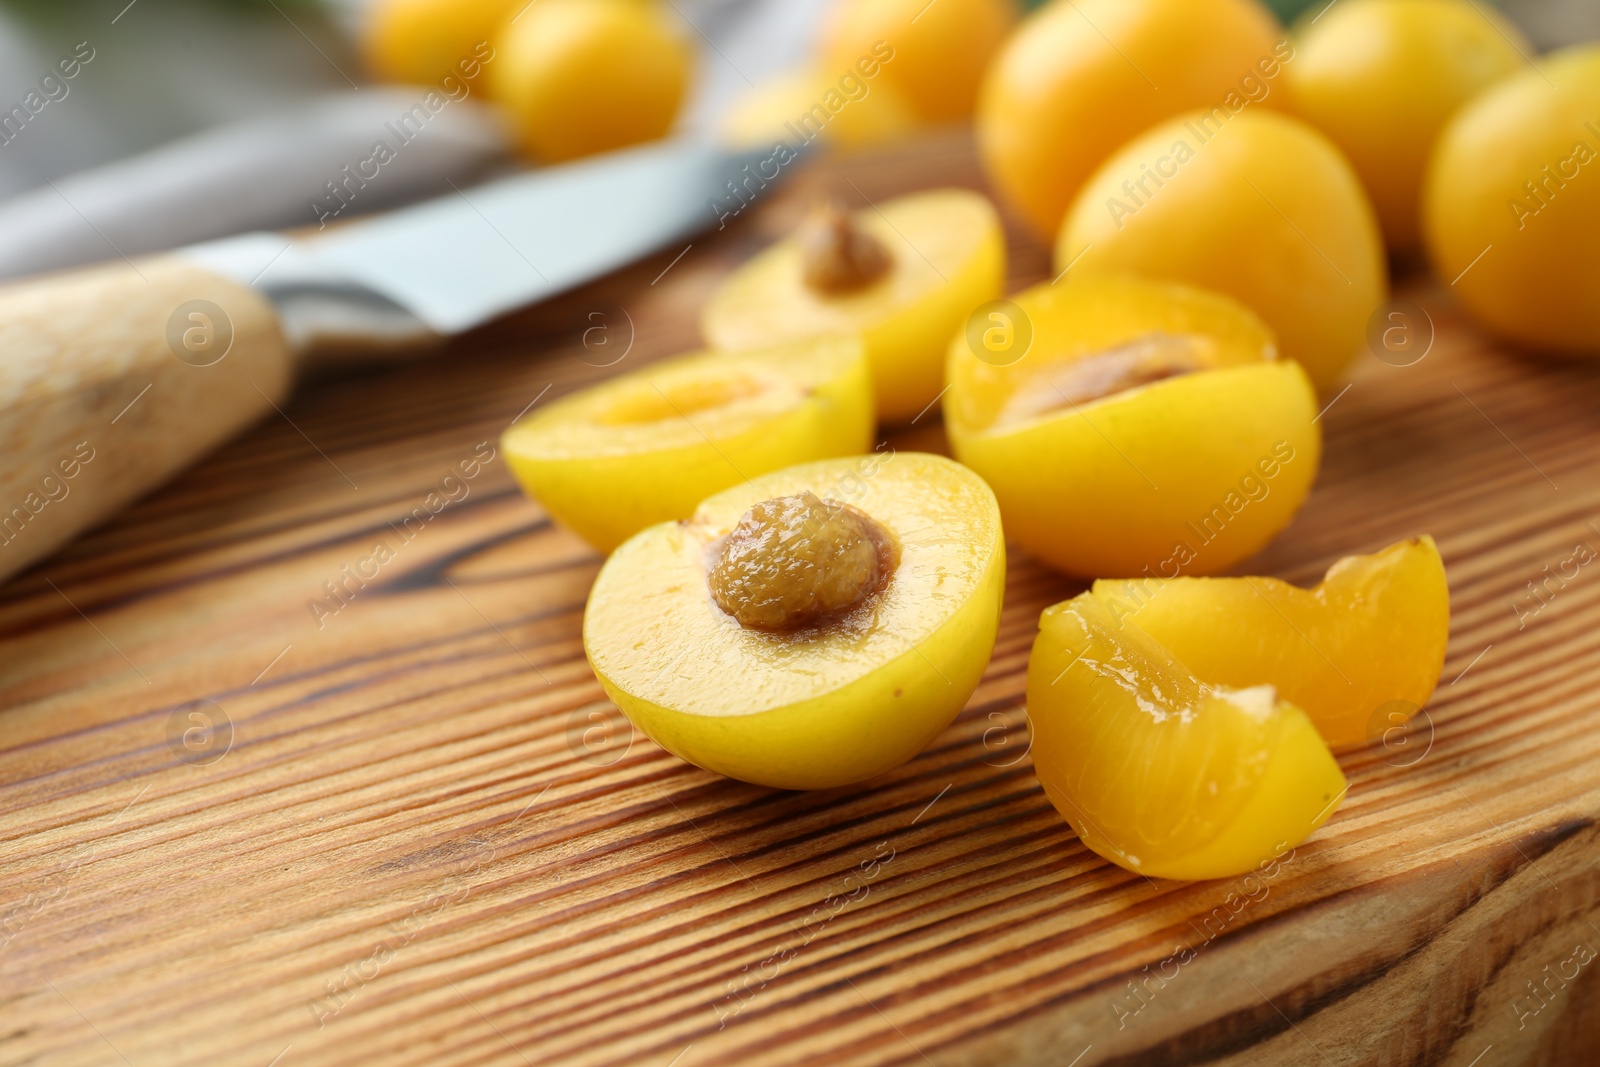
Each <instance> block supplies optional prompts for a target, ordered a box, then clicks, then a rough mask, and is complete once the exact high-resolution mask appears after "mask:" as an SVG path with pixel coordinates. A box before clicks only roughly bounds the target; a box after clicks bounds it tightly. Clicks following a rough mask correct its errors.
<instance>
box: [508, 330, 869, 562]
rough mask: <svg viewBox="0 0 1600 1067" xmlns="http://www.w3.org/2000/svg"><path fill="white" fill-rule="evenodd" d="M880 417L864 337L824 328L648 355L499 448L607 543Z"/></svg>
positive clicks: (561, 510)
mask: <svg viewBox="0 0 1600 1067" xmlns="http://www.w3.org/2000/svg"><path fill="white" fill-rule="evenodd" d="M873 429H874V422H873V416H872V386H871V381H870V379H869V378H868V374H867V364H866V360H865V358H864V356H863V355H862V352H861V346H860V344H859V343H858V342H857V341H855V340H854V339H853V338H822V339H819V340H814V341H806V342H801V343H797V344H793V345H789V346H786V347H782V348H777V349H770V350H766V351H758V352H747V353H729V352H702V353H693V354H690V355H687V356H680V357H677V358H674V359H669V360H663V361H661V362H660V363H655V364H651V365H649V366H646V367H644V368H642V369H640V370H637V371H634V372H632V373H630V374H625V375H621V376H619V377H617V378H614V379H612V380H610V381H607V382H604V383H602V384H600V385H598V386H594V387H592V388H590V389H587V390H584V391H582V392H580V393H576V394H574V395H572V396H569V397H564V398H562V399H561V400H558V401H555V402H554V403H552V404H550V405H549V406H547V407H544V408H542V409H535V411H534V412H533V414H531V415H529V416H528V417H527V418H525V419H523V420H521V421H520V422H518V423H517V424H516V425H514V426H512V427H511V428H510V429H508V430H507V431H506V432H505V434H504V435H503V436H502V438H501V446H502V448H503V450H504V452H505V456H506V462H507V463H508V464H509V465H510V467H511V472H512V474H513V475H515V476H516V479H517V481H518V482H519V483H520V484H521V486H522V488H523V489H524V490H525V491H526V492H527V494H528V495H529V496H531V497H533V498H534V499H535V500H537V501H538V502H539V503H540V504H541V505H543V507H544V508H545V510H546V511H548V512H549V513H550V515H551V517H552V518H554V519H555V520H556V521H557V522H560V523H561V524H562V525H564V526H567V527H568V528H570V529H571V530H573V531H574V532H575V533H577V534H578V536H580V537H582V538H583V539H584V540H585V541H587V542H589V543H590V544H591V545H593V546H594V547H595V548H596V549H598V550H599V551H601V552H609V551H611V550H612V549H613V548H615V547H617V546H618V545H620V544H621V543H622V542H623V541H625V540H627V539H628V538H629V537H632V536H633V535H634V534H636V533H638V532H639V531H640V530H642V529H644V528H645V527H647V526H651V525H654V524H655V523H658V522H665V521H667V520H669V519H685V518H688V517H689V515H690V514H691V513H692V512H693V511H694V509H695V506H696V505H697V504H698V503H699V502H700V501H701V500H702V499H703V498H705V497H707V496H709V495H710V494H712V493H715V492H717V491H719V490H722V489H726V488H727V487H729V486H731V485H736V484H738V483H739V482H742V481H744V480H745V478H747V477H755V476H756V475H759V474H765V473H766V472H768V471H773V470H777V469H779V468H782V467H787V466H790V465H792V464H795V463H803V462H806V461H808V460H813V459H822V458H825V457H829V456H842V455H851V454H854V453H857V452H863V451H866V450H867V449H868V448H870V447H871V443H872V434H873Z"/></svg>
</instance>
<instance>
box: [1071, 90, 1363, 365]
mask: <svg viewBox="0 0 1600 1067" xmlns="http://www.w3.org/2000/svg"><path fill="white" fill-rule="evenodd" d="M1069 268H1070V269H1071V270H1072V272H1073V273H1075V274H1083V275H1093V274H1099V273H1106V272H1111V273H1133V274H1142V275H1145V276H1147V277H1152V278H1160V279H1165V280H1168V281H1174V282H1182V283H1184V284H1187V285H1193V286H1197V287H1199V288H1202V289H1211V290H1214V291H1216V292H1219V293H1225V294H1227V295H1228V296H1231V297H1233V298H1234V299H1235V300H1237V301H1239V303H1241V304H1243V305H1245V306H1246V307H1248V308H1250V309H1251V310H1252V311H1254V312H1255V313H1256V314H1257V315H1260V316H1261V318H1262V319H1264V320H1265V321H1266V323H1267V325H1268V326H1270V327H1272V330H1273V332H1274V333H1275V334H1277V337H1278V344H1279V348H1280V350H1281V352H1282V353H1283V355H1285V356H1287V357H1289V358H1290V359H1294V360H1298V361H1299V362H1300V364H1301V365H1302V366H1303V367H1305V369H1306V372H1307V373H1308V374H1309V375H1310V376H1311V380H1312V381H1313V382H1314V383H1315V384H1316V385H1317V386H1318V387H1319V388H1322V389H1326V388H1327V387H1328V386H1329V385H1331V384H1332V383H1333V382H1335V381H1337V380H1338V378H1339V376H1340V375H1341V373H1342V372H1343V371H1344V369H1345V367H1346V366H1347V365H1348V364H1349V362H1350V360H1351V358H1352V357H1354V356H1355V354H1356V353H1357V352H1358V351H1359V349H1360V347H1361V345H1362V341H1363V338H1364V336H1365V333H1366V326H1367V321H1368V319H1369V318H1370V317H1371V315H1372V313H1373V312H1374V311H1375V310H1377V308H1378V307H1379V305H1380V304H1382V302H1383V301H1384V299H1385V297H1386V293H1387V288H1388V282H1387V266H1386V264H1385V261H1384V255H1383V242H1382V240H1381V238H1380V236H1379V233H1378V223H1377V219H1376V218H1375V217H1374V215H1373V212H1372V205H1371V204H1370V203H1369V202H1368V201H1367V196H1366V193H1365V192H1363V191H1362V188H1361V182H1360V180H1359V179H1358V178H1357V177H1356V175H1355V171H1353V170H1352V169H1351V167H1350V164H1349V162H1348V161H1347V160H1346V159H1345V158H1344V156H1343V155H1341V154H1340V152H1339V150H1338V149H1337V148H1335V147H1334V146H1333V144H1331V143H1330V142H1329V141H1328V139H1327V138H1326V137H1324V136H1323V135H1322V134H1320V133H1318V132H1317V131H1316V130H1314V129H1312V128H1311V127H1310V126H1307V125H1306V124H1305V123H1303V122H1301V121H1299V120H1298V119H1293V118H1289V117H1287V116H1284V115H1280V114H1277V113H1275V112H1270V111H1262V110H1257V109H1250V110H1241V111H1239V112H1235V113H1231V114H1230V112H1229V111H1228V110H1227V109H1225V108H1216V109H1214V110H1212V111H1208V112H1206V111H1197V112H1192V113H1190V114H1188V115H1181V116H1179V117H1177V118H1174V119H1171V120H1169V121H1167V122H1165V123H1163V124H1161V125H1159V126H1157V127H1155V128H1154V129H1151V130H1149V131H1148V132H1146V133H1145V134H1143V135H1142V136H1140V137H1138V138H1137V139H1135V140H1134V141H1132V142H1130V143H1129V144H1127V145H1126V146H1124V147H1123V148H1122V150H1121V151H1119V152H1118V153H1117V154H1116V155H1114V156H1113V157H1112V158H1111V159H1109V160H1107V161H1106V163H1105V164H1104V165H1103V166H1102V167H1101V168H1100V169H1099V170H1098V171H1097V172H1096V173H1095V175H1094V177H1092V178H1091V179H1090V180H1089V182H1088V184H1087V185H1085V186H1084V187H1083V190H1082V192H1081V193H1079V195H1078V199H1077V201H1076V202H1075V203H1074V204H1073V205H1072V211H1071V212H1070V213H1069V214H1068V216H1067V219H1066V222H1065V223H1064V224H1063V226H1062V229H1061V234H1060V237H1059V238H1058V239H1057V242H1056V269H1057V270H1058V271H1065V270H1068V269H1069Z"/></svg>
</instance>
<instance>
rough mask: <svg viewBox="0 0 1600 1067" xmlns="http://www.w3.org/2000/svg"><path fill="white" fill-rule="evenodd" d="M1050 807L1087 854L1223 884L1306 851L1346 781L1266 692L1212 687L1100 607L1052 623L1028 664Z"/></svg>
mask: <svg viewBox="0 0 1600 1067" xmlns="http://www.w3.org/2000/svg"><path fill="white" fill-rule="evenodd" d="M1028 723H1029V728H1030V730H1031V733H1032V739H1033V748H1032V755H1033V763H1034V770H1035V772H1036V773H1037V774H1038V776H1039V781H1040V783H1041V784H1042V785H1043V786H1044V790H1045V794H1046V795H1047V796H1048V797H1049V798H1050V801H1051V803H1052V804H1054V805H1055V807H1056V809H1057V810H1058V811H1059V812H1060V813H1061V815H1062V817H1064V818H1065V819H1066V820H1067V821H1068V822H1069V823H1071V824H1072V828H1073V829H1074V830H1076V831H1077V833H1078V836H1079V837H1080V838H1082V839H1083V843H1084V844H1085V845H1087V846H1088V847H1089V848H1091V849H1093V850H1094V851H1095V852H1096V853H1098V854H1099V855H1101V856H1103V857H1104V858H1106V859H1108V860H1110V861H1111V862H1113V863H1115V864H1117V865H1119V866H1121V867H1125V868H1127V869H1128V870H1131V871H1136V872H1138V873H1140V874H1144V875H1148V876H1149V877H1152V878H1177V879H1184V880H1199V879H1207V878H1227V877H1231V876H1233V875H1239V874H1244V873H1245V872H1247V871H1250V870H1254V869H1255V868H1256V867H1258V866H1259V865H1260V864H1261V863H1262V862H1264V861H1268V860H1271V859H1273V858H1274V857H1275V856H1278V855H1281V854H1282V851H1283V850H1284V849H1285V848H1289V847H1293V846H1296V845H1298V844H1300V843H1301V842H1302V841H1304V840H1305V839H1306V838H1307V837H1309V836H1310V835H1311V833H1312V832H1313V831H1315V830H1316V828H1317V827H1318V826H1320V825H1321V824H1322V822H1323V821H1324V820H1325V819H1327V817H1328V816H1329V815H1330V814H1332V812H1333V810H1334V808H1335V807H1337V805H1338V804H1339V802H1340V800H1341V799H1342V798H1343V796H1344V793H1345V788H1346V786H1345V780H1344V775H1343V773H1342V772H1341V771H1340V770H1339V765H1338V763H1336V762H1335V761H1334V758H1333V755H1332V753H1330V752H1329V751H1328V746H1327V745H1325V744H1324V743H1323V741H1322V739H1321V738H1320V737H1318V736H1317V732H1316V730H1315V728H1313V727H1312V725H1311V721H1310V719H1308V718H1307V717H1306V715H1305V713H1304V712H1302V711H1301V710H1300V709H1298V708H1296V707H1295V706H1294V705H1292V704H1290V703H1288V702H1286V701H1282V700H1279V699H1278V697H1277V695H1276V693H1274V691H1273V689H1272V687H1271V686H1270V685H1257V686H1253V687H1251V688H1248V689H1230V688H1226V687H1222V686H1217V685H1213V684H1209V683H1207V682H1203V681H1201V680H1199V679H1197V678H1196V677H1195V676H1194V675H1193V674H1191V673H1190V672H1189V670H1188V668H1187V667H1186V666H1185V665H1184V664H1183V663H1181V662H1179V661H1178V660H1177V659H1176V658H1174V657H1173V656H1172V654H1171V653H1170V652H1168V651H1167V650H1166V649H1165V648H1163V647H1162V645H1161V644H1160V643H1159V642H1157V641H1156V640H1155V639H1154V638H1152V637H1151V636H1149V635H1148V634H1146V633H1144V632H1143V631H1142V630H1141V629H1140V628H1139V626H1138V625H1137V624H1136V623H1135V622H1132V621H1130V620H1128V619H1126V618H1124V619H1121V620H1117V619H1115V618H1113V617H1112V615H1111V613H1110V612H1109V611H1108V610H1107V609H1106V607H1105V605H1104V604H1103V603H1101V602H1100V601H1099V600H1098V599H1097V598H1095V597H1094V596H1093V595H1091V594H1088V593H1085V594H1082V595H1081V596H1079V597H1077V598H1075V599H1073V600H1070V601H1065V602H1063V603H1060V604H1057V605H1055V606H1054V607H1052V608H1049V609H1047V610H1046V611H1045V612H1044V614H1043V616H1041V618H1040V620H1039V636H1038V638H1037V639H1036V640H1035V642H1034V646H1033V653H1032V655H1031V656H1030V658H1029V660H1028Z"/></svg>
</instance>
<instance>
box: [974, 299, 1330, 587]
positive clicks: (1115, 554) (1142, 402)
mask: <svg viewBox="0 0 1600 1067" xmlns="http://www.w3.org/2000/svg"><path fill="white" fill-rule="evenodd" d="M1014 302H1015V305H1016V308H1017V309H1018V311H1019V312H1020V314H1021V316H1023V317H1026V318H1027V319H1028V320H1029V321H1030V322H1031V324H1032V332H1033V341H1032V345H1031V347H1030V348H1029V349H1028V350H1027V352H1026V353H1024V354H1023V355H1022V356H1021V357H1020V358H1018V359H1016V360H1015V361H1013V362H1010V363H1005V364H1000V365H997V364H995V363H992V362H989V361H986V360H985V359H983V358H981V357H980V356H979V355H978V354H976V353H975V352H974V351H973V350H972V349H971V348H970V346H969V345H968V343H967V341H966V339H965V338H964V337H958V338H956V339H955V340H954V341H953V342H952V343H951V345H950V347H949V351H948V354H947V360H948V363H947V367H948V370H947V374H948V377H949V379H950V388H949V390H948V391H947V392H946V393H945V396H944V410H945V427H946V429H947V430H948V432H949V435H950V442H951V446H952V448H953V449H954V452H955V455H956V458H958V459H960V460H961V461H962V462H963V463H965V464H967V465H968V466H970V467H971V468H972V469H973V470H976V471H977V472H978V473H979V474H980V475H982V476H983V477H984V478H985V479H986V480H987V481H988V482H989V484H990V485H991V486H992V487H993V488H994V491H995V496H996V497H997V498H998V499H999V501H1000V509H1001V511H1002V513H1003V514H1004V515H1005V521H1006V533H1007V534H1008V535H1009V536H1010V537H1012V538H1013V539H1015V540H1016V541H1017V542H1018V543H1019V544H1021V545H1022V546H1023V547H1024V548H1026V549H1027V550H1028V551H1029V552H1030V553H1031V554H1033V555H1034V556H1036V557H1037V558H1039V559H1041V560H1043V561H1044V562H1045V563H1047V564H1049V565H1050V566H1052V567H1054V568H1056V569H1057V570H1060V571H1063V572H1065V573H1068V574H1076V575H1080V576H1083V577H1132V576H1134V575H1139V574H1152V575H1168V576H1172V575H1176V574H1179V573H1183V574H1213V573H1216V572H1218V571H1221V570H1223V569H1225V568H1227V567H1229V566H1232V565H1233V564H1235V563H1237V562H1238V561H1240V560H1242V559H1244V558H1246V557H1248V556H1250V555H1251V554H1253V553H1255V552H1257V551H1259V550H1260V549H1261V547H1262V546H1263V545H1265V544H1266V543H1267V542H1268V541H1269V540H1270V539H1271V538H1272V537H1273V536H1274V535H1275V534H1276V533H1277V532H1278V531H1279V530H1281V529H1282V528H1283V527H1284V526H1286V525H1287V524H1288V523H1289V521H1290V520H1291V519H1292V518H1293V517H1294V515H1295V513H1296V511H1297V510H1298V509H1299V507H1300V505H1301V503H1302V502H1303V501H1304V500H1305V498H1306V495H1307V494H1308V493H1309V491H1310V488H1311V485H1312V483H1313V482H1314V481H1315V480H1316V476H1317V471H1318V469H1319V465H1320V462H1321V455H1322V435H1321V428H1320V426H1319V425H1318V424H1317V421H1316V420H1317V410H1318V404H1317V397H1316V393H1315V391H1314V390H1313V389H1312V387H1311V383H1310V380H1309V379H1308V378H1307V377H1306V374H1305V372H1304V371H1303V370H1302V369H1301V368H1300V367H1299V366H1298V365H1297V364H1294V363H1291V362H1288V361H1283V360H1279V359H1277V358H1276V353H1277V349H1276V344H1275V342H1274V340H1273V336H1272V332H1271V331H1270V330H1269V329H1267V327H1266V325H1265V324H1264V323H1262V322H1261V320H1260V319H1259V318H1257V317H1256V316H1255V315H1253V314H1252V313H1251V312H1250V311H1248V310H1247V309H1246V308H1244V307H1242V306H1240V305H1239V304H1237V303H1236V302H1234V301H1232V300H1230V299H1228V298H1226V297H1224V296H1221V295H1219V294H1216V293H1207V292H1204V291H1202V290H1198V289H1194V288H1190V287H1186V286H1179V285H1173V284H1170V283H1160V282H1153V281H1150V280H1147V279H1139V278H1131V277H1115V278H1110V277H1107V278H1095V279H1084V280H1066V281H1063V282H1061V283H1060V284H1057V285H1049V284H1045V285H1039V286H1035V287H1034V288H1032V289H1029V290H1026V291H1025V292H1022V293H1019V294H1017V296H1016V297H1015V298H1014ZM1153 338H1160V343H1159V344H1158V345H1152V344H1151V341H1152V339H1153ZM1141 347H1142V348H1147V349H1150V348H1153V349H1155V351H1154V352H1151V353H1150V354H1151V355H1153V356H1159V357H1160V359H1159V360H1158V362H1167V363H1170V364H1173V365H1174V367H1176V366H1177V365H1179V364H1181V365H1182V366H1183V369H1184V371H1185V372H1184V373H1181V374H1177V375H1175V376H1170V377H1162V378H1159V379H1158V380H1154V381H1151V382H1149V383H1144V384H1136V385H1135V386H1134V387H1132V388H1128V389H1124V390H1121V391H1118V392H1114V393H1111V394H1110V395H1106V396H1102V397H1099V398H1096V399H1087V400H1083V401H1081V402H1069V398H1070V393H1069V392H1068V391H1066V390H1064V389H1063V386H1062V384H1061V383H1062V382H1063V380H1065V379H1067V378H1069V377H1070V376H1071V374H1072V372H1073V371H1074V369H1075V368H1080V367H1082V366H1083V365H1085V364H1088V363H1090V362H1091V361H1095V360H1099V359H1101V358H1103V357H1105V356H1107V355H1108V354H1112V353H1118V352H1130V351H1136V350H1138V349H1140V348H1141ZM1179 353H1181V356H1180V355H1179ZM1041 386H1042V389H1043V391H1044V400H1045V401H1049V399H1050V396H1051V394H1054V395H1055V396H1056V397H1057V398H1058V399H1059V400H1060V401H1061V403H1060V404H1058V405H1055V406H1054V407H1052V406H1051V405H1050V404H1049V403H1044V404H1038V405H1034V407H1037V408H1038V409H1039V410H1032V411H1030V410H1027V408H1028V404H1027V403H1025V402H1026V401H1027V399H1028V397H1029V396H1030V394H1037V393H1038V392H1040V390H1041ZM1008 416H1012V417H1008Z"/></svg>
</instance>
